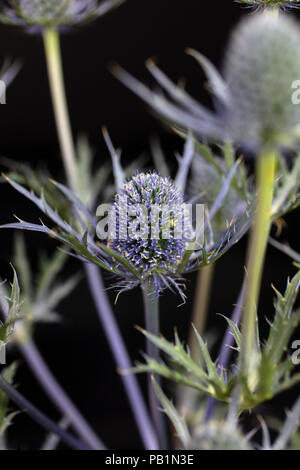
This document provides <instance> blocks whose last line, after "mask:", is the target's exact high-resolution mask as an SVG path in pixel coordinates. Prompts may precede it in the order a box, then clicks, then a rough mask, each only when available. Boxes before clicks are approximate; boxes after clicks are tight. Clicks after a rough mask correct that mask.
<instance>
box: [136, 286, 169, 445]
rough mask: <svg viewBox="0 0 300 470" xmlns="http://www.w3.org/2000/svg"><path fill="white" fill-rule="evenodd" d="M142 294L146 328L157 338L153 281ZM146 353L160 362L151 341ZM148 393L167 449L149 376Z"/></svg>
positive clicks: (157, 350) (161, 419)
mask: <svg viewBox="0 0 300 470" xmlns="http://www.w3.org/2000/svg"><path fill="white" fill-rule="evenodd" d="M142 293H143V300H144V312H145V328H146V330H147V331H148V333H151V334H153V335H155V336H158V335H159V301H158V297H156V295H155V293H154V286H153V282H152V281H151V280H147V281H145V282H144V283H143V285H142ZM146 351H147V355H148V356H149V357H151V358H152V359H155V361H159V349H158V347H157V346H156V345H155V344H153V343H152V342H151V341H149V339H148V338H147V339H146ZM155 380H156V382H158V384H159V385H160V378H159V377H158V376H155ZM148 393H149V403H150V409H151V414H152V419H153V422H154V426H155V429H156V431H157V434H158V437H159V441H160V445H161V448H163V449H167V432H166V424H165V419H164V416H163V414H162V412H161V411H160V409H159V408H160V404H159V401H158V399H157V397H156V394H155V391H154V388H153V384H152V381H151V376H150V375H149V376H148Z"/></svg>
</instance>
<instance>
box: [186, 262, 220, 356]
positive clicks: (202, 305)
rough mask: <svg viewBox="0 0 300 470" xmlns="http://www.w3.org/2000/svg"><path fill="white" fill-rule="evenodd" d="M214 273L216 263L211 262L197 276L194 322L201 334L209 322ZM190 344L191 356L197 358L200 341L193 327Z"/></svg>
mask: <svg viewBox="0 0 300 470" xmlns="http://www.w3.org/2000/svg"><path fill="white" fill-rule="evenodd" d="M213 275H214V264H209V265H207V266H205V267H204V268H202V269H200V270H199V272H198V277H197V284H196V292H195V302H194V308H193V316H192V323H193V325H194V326H195V328H196V329H197V331H198V332H199V334H200V335H201V336H202V335H203V333H204V330H205V326H206V322H207V312H208V306H209V299H210V293H211V287H212V280H213ZM188 345H189V348H190V351H191V356H192V357H194V358H197V356H199V353H198V351H199V343H198V341H197V338H196V336H195V333H194V329H193V328H191V329H190V334H189V341H188Z"/></svg>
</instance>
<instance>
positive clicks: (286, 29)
mask: <svg viewBox="0 0 300 470" xmlns="http://www.w3.org/2000/svg"><path fill="white" fill-rule="evenodd" d="M224 73H225V80H226V83H227V85H228V87H229V90H230V95H231V100H230V105H229V108H228V109H227V111H226V114H227V116H228V122H229V126H230V130H229V133H230V134H231V135H233V136H234V140H235V141H238V142H241V143H249V142H250V143H251V144H252V145H254V146H259V147H260V146H264V145H268V144H270V145H277V144H278V143H283V144H284V143H286V142H289V140H290V139H291V137H292V135H293V133H294V131H295V129H296V126H297V125H299V123H300V106H299V105H296V104H294V103H293V100H292V95H293V92H294V90H293V84H294V83H295V81H297V80H299V79H300V29H299V26H298V25H297V24H296V23H295V22H294V21H293V20H292V19H290V18H287V17H285V16H283V15H280V16H276V15H274V14H272V13H265V14H257V15H254V16H253V17H251V18H250V19H249V18H247V19H246V20H244V21H242V23H241V24H240V26H238V28H237V29H236V30H235V32H234V34H233V36H232V39H231V43H230V45H229V48H228V50H227V55H226V60H225V70H224Z"/></svg>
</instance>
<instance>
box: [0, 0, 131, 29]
mask: <svg viewBox="0 0 300 470" xmlns="http://www.w3.org/2000/svg"><path fill="white" fill-rule="evenodd" d="M124 1H125V0H4V1H3V2H1V4H2V5H1V6H0V21H1V22H2V23H5V24H11V25H15V26H23V27H26V28H29V30H32V29H33V31H35V30H40V29H43V28H51V27H59V26H72V25H78V24H81V23H86V22H89V21H91V20H93V19H95V18H97V17H99V16H103V15H104V14H105V13H107V12H108V11H110V10H111V9H112V8H114V7H116V6H118V5H119V4H121V3H123V2H124Z"/></svg>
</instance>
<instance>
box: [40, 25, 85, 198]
mask: <svg viewBox="0 0 300 470" xmlns="http://www.w3.org/2000/svg"><path fill="white" fill-rule="evenodd" d="M43 40H44V47H45V54H46V60H47V69H48V76H49V84H50V89H51V95H52V101H53V108H54V114H55V120H56V126H57V132H58V136H59V142H60V147H61V153H62V157H63V163H64V167H65V171H66V176H67V180H68V183H69V185H70V186H71V188H72V189H73V191H76V190H77V187H78V185H77V175H76V159H75V155H76V154H75V148H74V143H73V137H72V129H71V123H70V119H69V113H68V105H67V100H66V92H65V85H64V77H63V66H62V58H61V48H60V38H59V33H58V31H57V29H56V28H49V29H45V30H43Z"/></svg>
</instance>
